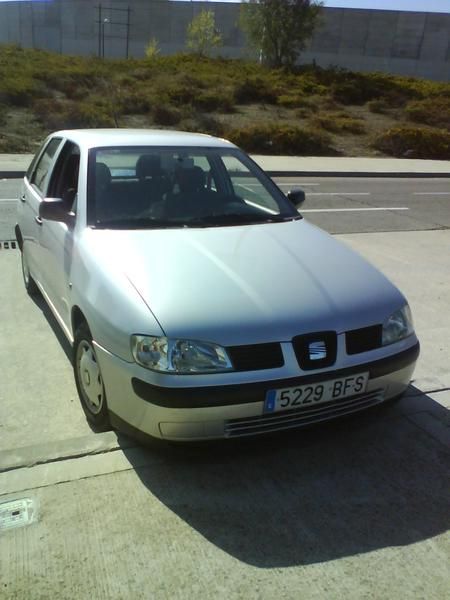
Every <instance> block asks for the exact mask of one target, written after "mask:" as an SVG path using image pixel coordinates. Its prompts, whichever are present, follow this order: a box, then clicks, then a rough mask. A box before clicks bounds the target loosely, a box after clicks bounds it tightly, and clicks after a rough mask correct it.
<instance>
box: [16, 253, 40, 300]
mask: <svg viewBox="0 0 450 600" xmlns="http://www.w3.org/2000/svg"><path fill="white" fill-rule="evenodd" d="M20 255H21V260H22V277H23V284H24V286H25V289H26V290H27V293H28V295H29V296H37V295H38V294H39V288H38V286H37V285H36V282H35V281H34V279H33V278H32V277H31V275H30V269H29V268H28V261H27V257H26V256H25V249H24V248H22V252H21V253H20Z"/></svg>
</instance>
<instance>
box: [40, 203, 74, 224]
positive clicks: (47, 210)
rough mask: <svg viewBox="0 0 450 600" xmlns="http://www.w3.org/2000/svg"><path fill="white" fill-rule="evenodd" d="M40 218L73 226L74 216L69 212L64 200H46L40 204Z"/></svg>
mask: <svg viewBox="0 0 450 600" xmlns="http://www.w3.org/2000/svg"><path fill="white" fill-rule="evenodd" d="M39 216H40V217H41V219H45V220H47V221H58V222H60V223H65V224H66V225H71V224H72V223H73V218H74V214H73V213H72V212H68V210H67V204H66V203H65V202H64V200H63V199H62V198H44V200H42V201H41V203H40V204H39Z"/></svg>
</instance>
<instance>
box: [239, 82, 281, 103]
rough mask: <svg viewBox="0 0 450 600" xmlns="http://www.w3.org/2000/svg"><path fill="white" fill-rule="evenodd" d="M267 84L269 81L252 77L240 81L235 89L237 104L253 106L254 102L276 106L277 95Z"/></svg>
mask: <svg viewBox="0 0 450 600" xmlns="http://www.w3.org/2000/svg"><path fill="white" fill-rule="evenodd" d="M267 84H268V81H267V80H264V79H262V78H261V77H251V78H247V79H243V80H242V81H238V82H237V83H236V86H235V88H234V99H235V102H236V103H237V104H251V103H253V102H267V104H276V102H277V93H276V92H275V91H274V90H273V89H271V88H270V87H269V86H268V85H267Z"/></svg>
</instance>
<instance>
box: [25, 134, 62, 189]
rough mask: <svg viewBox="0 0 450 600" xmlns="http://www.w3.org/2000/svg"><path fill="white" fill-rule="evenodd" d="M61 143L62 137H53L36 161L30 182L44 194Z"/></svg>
mask: <svg viewBox="0 0 450 600" xmlns="http://www.w3.org/2000/svg"><path fill="white" fill-rule="evenodd" d="M60 144H61V138H52V139H51V140H50V141H49V142H48V144H47V146H46V148H45V150H44V152H43V153H42V155H41V156H40V158H39V160H38V161H37V162H36V164H35V166H34V169H33V171H32V173H31V178H30V183H32V184H34V185H35V186H36V188H37V189H38V190H39V191H40V192H41V193H42V194H43V193H44V192H45V184H46V182H47V175H48V173H49V170H50V167H51V165H52V162H53V157H54V156H55V154H56V151H57V150H58V148H59V145H60Z"/></svg>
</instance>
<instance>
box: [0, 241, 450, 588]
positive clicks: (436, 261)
mask: <svg viewBox="0 0 450 600" xmlns="http://www.w3.org/2000/svg"><path fill="white" fill-rule="evenodd" d="M338 238H339V239H341V240H342V241H343V242H344V243H346V244H349V245H350V246H352V247H353V248H354V249H355V250H357V251H358V252H360V253H361V254H363V255H364V256H366V257H367V258H368V259H369V260H371V261H372V262H373V263H374V264H375V265H376V266H378V267H379V268H381V269H382V270H383V272H385V273H386V274H387V275H388V276H389V277H390V278H391V279H392V280H393V281H394V282H395V283H397V284H398V285H399V286H400V287H401V288H402V290H403V291H404V292H405V294H406V296H407V297H408V299H409V301H410V303H411V306H412V309H413V313H414V317H415V322H416V329H417V332H418V336H419V338H420V340H421V343H422V353H421V357H420V359H419V363H418V366H417V371H416V373H415V379H414V381H413V382H412V386H411V388H410V390H409V393H408V395H407V396H406V397H405V398H404V399H402V401H401V402H400V403H398V404H396V405H393V406H391V407H382V408H380V409H379V410H376V411H374V412H370V413H366V414H364V415H360V416H358V417H355V418H352V419H350V420H345V421H342V422H339V423H333V424H330V425H327V426H324V427H315V428H313V429H310V430H308V431H302V432H300V433H294V434H290V435H282V436H278V437H274V438H266V439H264V440H262V439H261V440H254V441H246V442H241V443H237V444H230V445H227V446H225V447H220V446H218V447H208V448H202V447H200V448H184V447H183V448H177V447H163V448H152V449H146V448H142V447H138V446H137V445H136V444H135V443H134V442H133V441H132V440H129V439H128V438H125V437H123V436H117V435H116V434H115V433H114V432H109V433H106V434H93V433H92V432H91V433H89V432H88V431H87V430H86V429H84V426H83V423H82V420H81V419H82V413H81V409H80V407H79V406H78V404H76V398H75V388H74V384H73V381H72V378H71V376H70V375H71V374H70V365H69V362H68V359H67V357H66V356H65V351H64V343H63V342H61V345H60V349H59V350H58V349H57V345H58V342H57V339H56V338H55V332H53V331H52V329H51V327H50V326H49V323H50V324H51V317H50V316H49V315H48V314H45V312H44V315H42V314H40V310H44V308H43V307H41V306H39V305H35V303H34V302H33V301H32V300H30V299H29V298H27V297H26V296H25V295H24V293H23V292H22V293H21V292H20V290H19V285H20V272H19V257H18V253H15V252H11V253H10V254H4V255H2V256H1V257H0V258H1V260H2V262H1V268H2V273H3V281H5V279H4V278H5V275H6V276H7V279H9V284H8V285H9V287H7V288H6V289H5V287H4V286H2V287H1V288H0V299H1V306H2V311H3V313H2V323H3V324H4V325H3V326H2V327H4V326H5V323H6V322H7V320H9V321H10V323H8V325H7V330H3V329H2V334H4V335H2V336H1V338H0V349H1V352H0V355H1V365H2V374H3V375H2V377H4V374H5V373H6V374H7V378H6V383H7V389H6V390H5V388H4V386H3V385H2V388H1V389H0V395H1V396H2V398H1V402H0V413H1V414H2V418H1V419H0V425H1V428H0V431H2V439H4V440H5V441H7V443H6V444H5V445H3V444H2V447H3V452H1V453H0V454H1V457H2V460H1V461H0V470H2V469H3V472H0V503H2V502H3V503H4V502H5V501H7V500H11V499H15V500H17V499H22V498H31V499H32V500H34V501H36V503H37V510H38V514H37V520H36V522H35V523H34V524H31V525H29V526H24V527H21V528H16V529H10V530H3V531H2V530H1V529H0V564H1V569H0V589H1V590H2V598H5V600H10V599H11V600H12V599H17V600H22V599H23V598H29V597H33V598H58V599H66V598H67V599H69V598H70V599H73V598H74V597H76V598H79V599H81V600H83V599H85V598H86V599H88V598H89V599H91V598H95V599H105V600H106V599H108V600H109V599H123V598H130V597H132V598H138V599H139V598H141V599H150V598H151V599H153V598H156V599H160V598H161V599H170V600H172V599H173V598H175V599H180V600H185V599H191V598H192V599H195V600H197V599H199V598H200V599H203V598H204V599H207V598H210V597H212V596H215V597H218V598H227V599H228V598H232V599H234V598H235V599H241V598H242V599H243V598H245V599H246V600H247V598H250V599H253V598H254V599H258V600H260V599H263V600H265V599H267V600H269V599H271V598H273V597H274V596H276V597H277V598H285V599H292V600H294V599H295V600H297V598H308V599H309V598H313V599H316V598H317V599H318V600H322V599H324V598H325V599H328V598H330V599H332V600H334V599H341V598H342V599H344V598H351V599H353V598H354V599H355V600H356V599H358V600H359V599H360V598H377V600H378V599H386V600H387V599H390V598H392V597H402V598H406V599H409V598H411V599H415V598H418V597H423V598H427V600H429V599H431V600H444V599H445V598H446V597H447V592H448V588H449V585H450V569H449V556H450V537H449V535H448V529H449V525H450V523H449V514H450V512H449V502H448V473H449V468H450V453H449V448H450V427H449V425H450V421H449V419H448V414H449V413H448V409H449V408H450V391H449V389H450V367H449V363H450V360H449V358H450V357H449V352H448V339H449V336H450V313H449V311H448V297H449V296H450V281H449V278H448V273H449V272H450V251H449V250H450V231H448V230H444V231H428V232H403V233H399V232H395V233H372V234H353V235H352V234H347V235H342V236H338ZM5 261H7V263H8V266H7V263H6V262H5ZM411 265H414V268H411ZM14 280H15V283H14ZM424 281H426V282H427V285H426V286H424V285H423V283H424ZM14 304H15V305H16V308H14V307H13V306H12V305H14ZM24 319H25V320H24ZM21 320H22V322H21ZM22 326H23V329H24V330H26V332H27V334H28V335H27V338H26V339H27V343H26V344H23V343H22V341H21V338H20V336H18V335H17V334H18V333H19V334H20V332H22ZM13 342H16V343H17V347H16V346H15V345H12V344H13ZM30 354H32V355H33V356H34V359H33V360H35V363H33V362H32V363H31V364H29V363H30ZM39 361H42V362H41V364H45V365H48V366H49V367H50V368H49V369H48V372H47V371H46V370H43V369H42V368H40V367H39ZM43 371H44V372H43ZM52 372H54V373H55V374H56V377H57V379H55V380H53V379H54V378H53V377H52ZM8 374H9V375H8ZM42 378H44V379H42ZM8 382H9V383H8ZM14 382H16V385H18V386H19V387H18V388H17V389H14ZM22 382H23V383H22ZM2 384H3V380H2ZM36 394H37V396H36ZM36 398H37V400H38V402H37V403H36ZM13 399H15V407H14V406H13V404H12V401H13ZM72 400H73V402H72ZM18 402H19V404H18ZM8 403H9V404H8ZM5 406H6V407H8V406H9V407H10V410H9V409H8V410H7V412H5ZM19 406H20V407H21V409H22V412H20V411H18V408H19ZM78 417H80V418H78ZM11 425H13V427H14V429H15V434H14V431H11ZM5 435H6V437H3V436H5ZM14 436H16V437H14ZM27 440H28V445H27ZM15 443H19V444H21V445H22V446H21V447H17V448H11V446H13V445H14V444H15ZM6 469H8V470H6ZM3 506H4V505H3ZM1 511H2V505H1V504H0V514H1Z"/></svg>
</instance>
